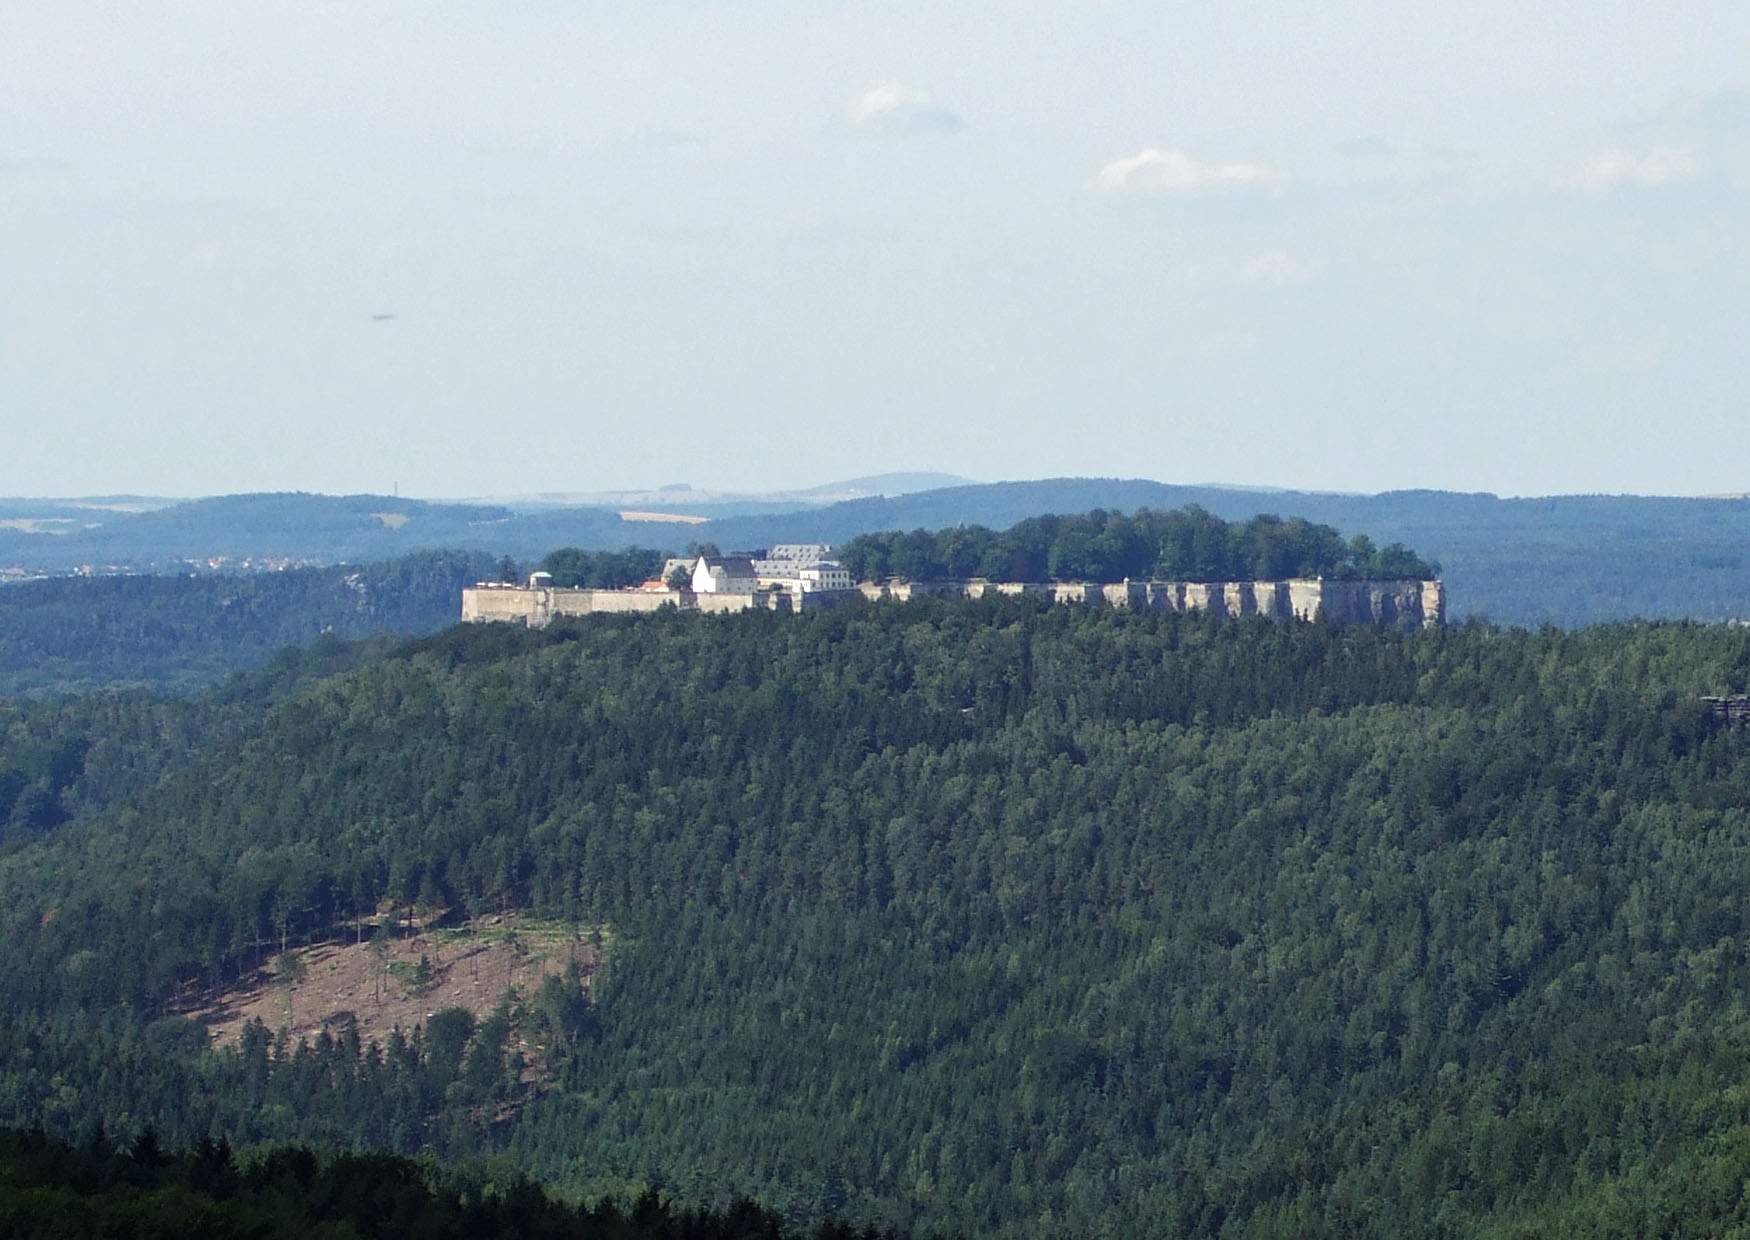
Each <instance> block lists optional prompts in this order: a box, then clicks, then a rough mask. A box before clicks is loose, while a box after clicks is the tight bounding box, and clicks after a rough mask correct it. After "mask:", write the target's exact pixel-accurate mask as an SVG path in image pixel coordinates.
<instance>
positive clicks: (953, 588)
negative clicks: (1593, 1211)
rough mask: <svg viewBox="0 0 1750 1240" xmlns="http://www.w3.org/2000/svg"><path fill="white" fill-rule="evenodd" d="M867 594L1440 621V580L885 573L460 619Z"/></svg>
mask: <svg viewBox="0 0 1750 1240" xmlns="http://www.w3.org/2000/svg"><path fill="white" fill-rule="evenodd" d="M859 593H860V594H861V596H862V597H864V598H866V599H869V600H871V601H876V602H879V601H883V600H891V601H895V602H909V601H911V600H913V599H922V598H975V599H976V598H987V597H998V596H1017V595H1028V596H1036V597H1041V598H1049V599H1050V600H1052V601H1053V602H1056V603H1063V604H1066V605H1077V606H1083V607H1137V608H1145V609H1147V610H1150V611H1177V612H1212V613H1214V614H1216V615H1221V616H1266V617H1268V618H1270V619H1274V620H1317V619H1320V618H1324V619H1329V620H1334V621H1338V622H1340V623H1346V624H1383V625H1401V626H1405V627H1423V628H1433V627H1435V626H1437V625H1441V624H1444V623H1445V622H1446V587H1445V585H1444V583H1442V582H1439V581H1340V580H1336V579H1333V578H1318V577H1306V578H1294V579H1291V580H1288V581H1213V582H1212V581H1121V582H1111V583H1106V584H1101V583H1096V582H1073V581H1059V582H1032V581H927V582H926V581H888V582H878V583H865V584H863V585H860V586H858V587H857V589H856V590H855V591H851V590H831V591H827V590H822V591H809V592H805V593H801V594H791V593H788V592H786V591H782V590H769V591H768V590H762V591H758V592H755V593H751V594H695V593H694V592H692V591H691V590H566V589H555V588H552V587H535V586H499V585H479V586H473V587H471V588H469V589H466V590H463V591H462V619H463V620H464V621H473V622H491V621H509V622H512V623H521V624H526V625H528V626H529V627H531V628H542V627H544V626H546V625H548V624H550V623H552V622H553V621H554V620H555V619H558V618H559V617H561V616H588V615H602V614H609V615H613V614H628V613H633V614H636V613H648V612H653V611H657V610H659V609H661V608H663V607H678V608H680V609H681V610H683V611H697V612H702V613H705V614H708V615H723V614H727V613H732V612H742V611H781V612H798V611H822V610H826V609H828V608H831V607H837V606H839V605H840V604H842V603H843V602H844V601H845V600H846V599H851V598H856V597H858V594H859Z"/></svg>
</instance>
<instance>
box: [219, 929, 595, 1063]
mask: <svg viewBox="0 0 1750 1240" xmlns="http://www.w3.org/2000/svg"><path fill="white" fill-rule="evenodd" d="M602 943H603V939H602V934H601V932H600V931H599V930H597V931H594V932H592V931H591V930H589V929H587V928H584V927H578V926H572V925H567V924H564V923H561V922H554V921H542V920H539V919H537V918H530V917H518V916H502V917H485V918H481V919H479V920H477V921H474V922H471V923H466V924H464V925H462V926H460V927H455V928H448V929H431V928H416V929H415V930H414V931H413V932H411V933H407V934H405V935H402V936H393V937H392V936H389V935H386V934H384V933H383V932H382V928H379V934H378V937H376V938H374V939H367V940H366V941H365V942H363V943H356V942H337V943H322V944H318V945H317V946H315V947H301V948H294V949H292V950H291V951H287V952H285V953H283V954H279V955H275V956H273V957H271V958H270V959H268V960H267V961H266V962H265V963H264V964H263V965H262V967H261V968H259V969H257V970H256V971H255V972H254V973H252V974H250V975H249V976H248V977H246V978H244V979H243V981H242V982H241V983H239V984H235V985H232V986H228V987H226V988H225V990H224V991H223V992H222V993H220V994H217V995H213V994H209V995H206V996H203V997H202V998H201V999H199V1000H197V1001H196V1002H195V1003H194V1004H193V1005H191V1006H190V1007H189V1008H188V1009H187V1014H188V1015H189V1016H190V1017H191V1018H193V1019H194V1020H198V1021H200V1022H201V1023H202V1024H203V1025H205V1026H206V1027H207V1031H208V1033H209V1034H211V1036H212V1039H213V1042H214V1043H215V1044H216V1045H220V1046H224V1045H229V1044H232V1043H235V1042H236V1041H237V1040H238V1038H239V1037H240V1036H241V1035H242V1032H243V1027H244V1026H245V1025H247V1024H248V1023H249V1022H250V1021H251V1020H254V1019H256V1018H260V1020H261V1022H262V1023H263V1024H264V1025H266V1026H267V1027H268V1028H269V1029H272V1030H275V1031H277V1030H279V1029H281V1028H282V1027H283V1028H285V1029H287V1030H288V1031H289V1032H290V1034H291V1040H292V1042H293V1043H294V1044H295V1043H296V1042H297V1041H298V1040H299V1039H300V1038H314V1037H315V1036H316V1035H317V1034H318V1033H319V1032H321V1031H322V1030H323V1029H324V1028H332V1027H333V1026H334V1025H335V1024H337V1023H339V1022H342V1021H344V1020H345V1019H346V1018H347V1016H348V1015H350V1016H351V1017H352V1018H353V1019H354V1020H356V1021H357V1022H358V1031H359V1037H360V1039H361V1040H363V1041H364V1042H365V1043H367V1044H368V1043H370V1042H371V1041H373V1040H374V1041H377V1042H384V1041H387V1040H388V1037H389V1034H390V1033H391V1031H393V1030H394V1029H395V1028H396V1027H397V1026H399V1027H400V1028H401V1030H402V1031H403V1032H411V1031H412V1029H413V1028H414V1026H416V1025H420V1024H423V1023H424V1022H425V1021H426V1019H427V1018H428V1017H431V1016H433V1015H436V1014H437V1013H438V1012H441V1011H443V1010H444V1009H445V1008H454V1007H459V1008H467V1009H468V1010H469V1011H470V1012H472V1013H473V1014H474V1015H475V1016H476V1017H477V1018H478V1017H484V1016H486V1015H487V1014H489V1013H490V1012H491V1011H492V1010H493V1009H494V1008H496V1007H497V1006H498V1005H499V1004H500V1003H502V1002H503V1001H504V1000H505V999H506V998H507V997H511V998H513V1000H514V999H523V1000H526V999H528V998H530V997H532V996H533V995H534V992H535V989H536V988H537V987H538V986H540V984H541V981H542V979H543V978H546V977H548V976H555V975H557V976H563V974H564V973H565V971H566V968H567V967H568V966H569V965H571V964H572V963H574V962H575V963H576V965H577V970H578V973H579V974H580V975H581V976H582V978H583V982H584V985H585V987H586V988H587V987H588V986H589V985H590V984H591V982H592V981H593V979H594V976H595V972H596V970H597V968H598V967H599V966H600V964H601V956H602V946H601V945H602ZM422 959H423V960H425V962H426V967H425V968H423V969H422V968H421V965H420V961H421V960H422Z"/></svg>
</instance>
